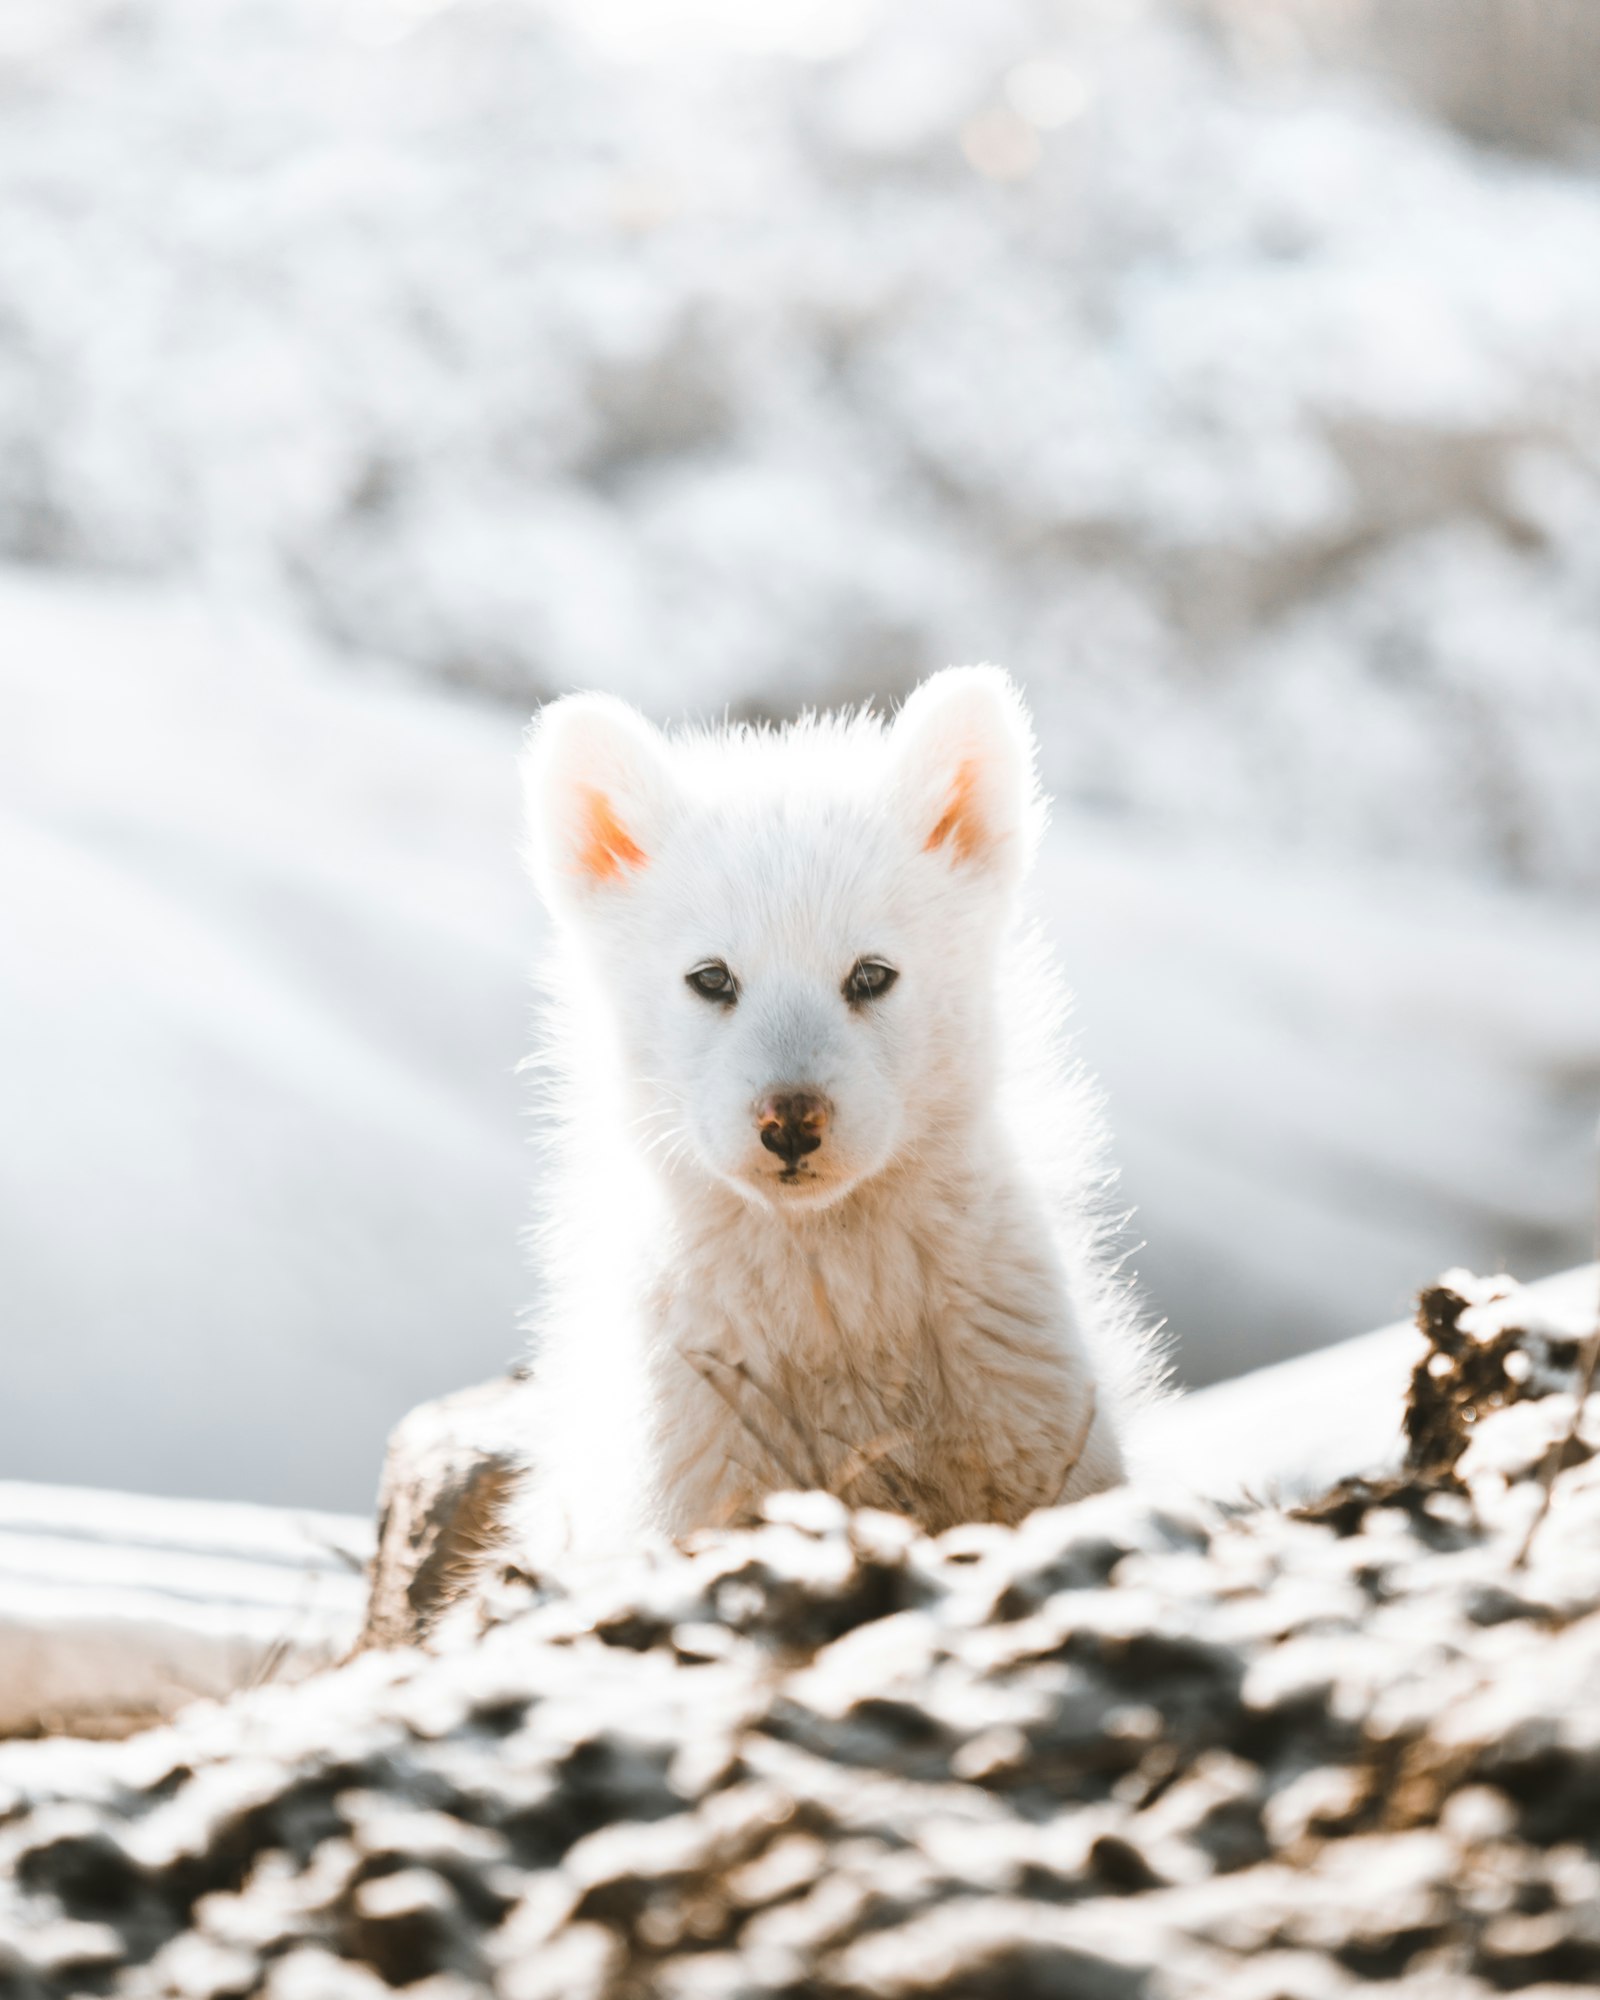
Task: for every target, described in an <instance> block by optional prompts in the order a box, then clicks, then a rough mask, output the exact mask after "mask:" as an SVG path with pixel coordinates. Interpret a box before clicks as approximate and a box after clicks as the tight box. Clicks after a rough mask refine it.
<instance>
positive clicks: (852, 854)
mask: <svg viewBox="0 0 1600 2000" xmlns="http://www.w3.org/2000/svg"><path fill="white" fill-rule="evenodd" d="M526 775H527V780H528V792H529V806H530V817H531V829H532V843H531V858H532V862H533V866H534V872H535V875H536V878H537V880H538V882H539V885H540V888H541V890H542V892H543V895H544V898H545V901H546V902H547V904H548V905H549V907H550V910H551V913H552V915H553V916H554V917H555V918H556V920H557V922H558V923H560V924H561V925H562V926H563V928H564V929H565V930H566V931H567V933H568V935H569V937H570V939H571V940H572V942H573V943H574V944H575V945H576V946H577V947H578V949H579V951H580V953H581V955H582V957H583V958H584V960H585V961H586V963H587V964H588V966H589V967H590V969H591V970H592V972H593V973H594V974H595V975H596V979H595V984H596V986H597V988H598V991H597V993H596V995H595V1004H596V1006H597V1007H599V1008H601V1009H603V1010H604V1013H605V1016H606V1021H605V1027H606V1029H607V1031H608V1032H609V1036H610V1040H611V1044H612V1049H613V1050H614V1053H615V1059H616V1062H617V1064H618V1066H619V1069H620V1071H621V1080H622V1082H623V1084H624V1097H625V1108H626V1111H627V1114H628V1116H629V1117H630V1119H631V1120H632V1121H633V1125H634V1129H635V1131H636V1133H637V1135H638V1138H639V1143H640V1146H641V1148H642V1149H643V1150H644V1151H645V1153H646V1154H647V1156H648V1157H649V1158H650V1159H652V1160H653V1161H654V1162H655V1164H656V1165H657V1166H658V1168H659V1169H660V1171H661V1172H662V1173H663V1174H665V1175H666V1176H667V1177H668V1178H669V1179H670V1178H681V1177H682V1176H685V1175H688V1176H699V1177H703V1178H709V1179H711V1180H715V1181H719V1182H721V1183H723V1184H725V1185H727V1186H729V1187H731V1188H733V1189H735V1190H736V1191H737V1192H738V1193H739V1194H741V1195H743V1196H745V1197H746V1198H747V1199H749V1200H751V1201H755V1202H759V1203H762V1204H764V1205H769V1206H771V1207H774V1208H778V1209H780V1210H781V1209H792V1208H793V1209H797V1208H808V1207H820V1206H824V1205H826V1204H828V1203H830V1202H833V1201H837V1200H839V1199H840V1198H842V1197H843V1196H844V1195H846V1194H847V1193H848V1192H849V1191H850V1190H851V1189H852V1188H854V1187H856V1186H858V1185H859V1184H860V1183H861V1182H862V1181H863V1180H866V1179H867V1178H869V1177H870V1176H872V1175H875V1174H879V1173H882V1172H884V1171H885V1170H886V1169H889V1168H891V1167H892V1166H893V1165H894V1164H895V1163H896V1162H898V1161H901V1160H904V1159H907V1158H910V1157H915V1156H917V1155H918V1154H919V1153H922V1152H925V1150H926V1148H927V1144H928V1141H929V1139H930V1137H931V1136H932V1135H933V1134H935V1133H936V1132H937V1131H939V1130H940V1129H941V1127H943V1128H944V1129H949V1128H950V1125H951V1120H952V1114H953V1113H954V1112H955V1110H956V1108H957V1106H958V1105H960V1104H962V1103H965V1102H967V1101H970V1100H971V1099H972V1098H973V1096H974V1095H977V1096H979V1097H981V1096H982V1095H983V1094H984V1093H985V1091H986V1090H987V1088H988V1086H989V1081H990V1080H989V1077H988V1073H987V1064H988V1061H989V1057H988V1053H987V1052H988V1051H989V1049H990V1048H991V1047H992V1045H993V1037H992V1035H991V1034H990V1033H989V1032H988V1020H989V1012H990V1008H991V1007H992V1004H993V999H994V988H995V980H996V957H997V950H998V946H999V942H1000V936H1001V933H1002V932H1003V930H1004V929H1005V927H1006V924H1007V921H1008V919H1009V916H1010V912H1011V903H1012V899H1013V893H1014V890H1015V886H1016V884H1017V882H1018V880H1019V879H1020V877H1021V875H1022V873H1023V870H1024V869H1025V867H1026V865H1027V861H1028V858H1029V855H1030V853H1031V849H1032V846H1033V844H1034V840H1035V838H1036V834H1037V830H1038V821H1039V818H1040V812H1039V807H1038V801H1037V792H1036V786H1035V780H1034V771H1033V742H1032V732H1031V729H1030V727H1029V723H1028V719H1027V715H1026V712H1025V710H1024V709H1023V707H1022V704H1021V701H1020V700H1019V698H1018V696H1017V695H1016V693H1015V691H1014V689H1013V688H1012V686H1011V684H1010V682H1009V681H1008V680H1007V679H1006V678H1005V676H1004V675H1002V674H1000V673H999V672H997V671H996V670H994V669H991V668H960V669H953V670H951V671H950V672H948V673H944V674H939V675H936V676H935V677H934V678H933V679H932V680H930V681H928V682H926V683H924V685H923V686H922V687H921V688H919V689H918V690H917V692H916V693H915V694H914V695H913V696H912V697H911V699H910V701H909V702H908V703H907V704H906V706H905V708H904V709H903V710H902V711H901V713H900V714H899V716H898V717H897V718H896V719H895V721H894V722H893V724H892V725H891V726H889V727H888V728H885V727H883V726H882V725H880V724H879V723H877V722H876V721H874V720H872V719H870V718H855V719H851V720H831V719H825V720H823V721H820V722H808V723H803V724H801V725H799V726H798V727H797V728H796V729H793V730H788V731H783V732H779V733H762V732H754V731H735V732H728V733H723V734H719V735H714V736H699V737H689V738H683V739H672V740H669V739H667V738H666V737H664V736H662V735H661V734H660V733H659V732H657V731H656V730H655V729H653V728H652V727H651V726H650V725H649V724H648V723H646V722H645V721H644V720H643V718H642V717H640V716H639V715H637V714H636V713H635V712H634V711H633V710H632V709H630V708H628V707H626V706H625V705H624V704H623V703H621V702H618V701H614V700H612V699H610V698H608V697H605V696H596V695H579V696H573V697H569V698H568V699H566V700H563V701H558V702H554V703H551V704H550V705H549V706H548V707H546V708H545V709H544V710H543V711H542V713H541V715H540V717H539V719H538V721H537V723H536V725H535V728H534V732H533V735H532V739H531V741H530V746H529V751H528V757H527V764H526ZM591 1025H592V1024H591Z"/></svg>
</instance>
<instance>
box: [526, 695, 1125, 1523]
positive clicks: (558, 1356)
mask: <svg viewBox="0 0 1600 2000" xmlns="http://www.w3.org/2000/svg"><path fill="white" fill-rule="evenodd" d="M525 770H526V778H527V786H528V797H529V813H530V852H529V859H530V863H531V866H532V869H533V873H534V876H535V879H536V881H537V882H538V885H539V888H540V891H541V893H542V895H543V897H544V899H545V901H546V903H547V905H548V906H549V909H550V911H551V914H552V916H553V917H554V918H555V920H556V927H557V933H558V951H557V958H556V960H555V963H554V965H553V968H552V974H551V977H550V979H549V982H548V983H549V987H550V994H551V999H550V1010H549V1023H548V1027H549V1032H548V1038H547V1046H546V1049H545V1052H544V1061H545V1064H546V1068H547V1073H548V1076H549V1081H550V1086H551V1104H550V1113H551V1124H552V1133H553V1137H554V1141H555V1157H554V1159H553V1161H552V1171H551V1173H550V1174H549V1176H548V1177H547V1181H546V1186H547V1189H548V1191H549V1192H548V1195H547V1200H548V1201H549V1203H550V1207H549V1209H548V1211H547V1213H546V1214H545V1216H544V1217H543V1218H542V1227H541V1230H540V1242H541V1262H542V1265H543V1272H544V1278H545V1297H544V1303H543V1306H542V1309H541V1311H540V1314H539V1318H538V1325H537V1337H538V1346H537V1352H536V1361H535V1378H534V1390H535V1393H534V1396H533V1404H534V1407H535V1409H536V1411H537V1435H536V1436H535V1437H534V1438H533V1439H532V1440H530V1456H531V1460H532V1465H533V1468H534V1470H533V1475H532V1480H531V1484H530V1489H529V1494H528V1504H527V1508H526V1522H525V1524H524V1525H525V1538H526V1539H527V1540H529V1541H530V1542H531V1544H532V1552H533V1554H534V1555H535V1557H536V1558H537V1557H539V1556H542V1555H547V1554H549V1553H553V1552H555V1551H556V1550H558V1549H572V1550H576V1551H577V1552H580V1553H585V1554H598V1553H604V1552H608V1551H612V1550H615V1549H619V1548H621V1547H625V1546H627V1545H629V1544H631V1543H633V1542H636V1541H637V1540H639V1539H641V1538H644V1537H648V1536H650V1535H652V1534H665V1535H669V1536H677V1535H681V1534H684V1533H686V1532H688V1531H690V1530H692V1529H695V1528H698V1527H701V1526H707V1525H716V1524H721V1523H725V1522H730V1521H734V1520H737V1519H740V1518H743V1517H745V1516H747V1515H748V1514H749V1513H750V1512H751V1511H752V1510H753V1509H754V1508H755V1507H756V1506H758V1505H759V1502H760V1500H761V1498H762V1497H763V1495H765V1494H766V1493H768V1492H770V1491H773V1490H775V1489H781V1488H783V1487H788V1486H794V1485H796V1484H806V1485H825V1486H829V1487H831V1488H832V1489H833V1490H834V1491H836V1492H838V1493H840V1494H841V1496H842V1497H844V1498H846V1499H848V1500H850V1501H852V1502H855V1503H859V1504H863V1505H879V1506H892V1507H898V1508H899V1509H901V1510H902V1511H906V1512H910V1513H912V1514H914V1515H915V1516H916V1517H917V1518H918V1519H920V1520H921V1521H922V1522H923V1523H924V1524H925V1525H926V1526H928V1527H930V1528H932V1529H939V1528H943V1527H945V1526H948V1525H949V1524H951V1523H953V1522H956V1521H962V1520H1002V1521H1011V1520H1016V1519H1018V1518H1019V1517H1020V1516H1022V1515H1023V1514H1025V1513H1027V1512H1028V1511H1030V1510H1031V1509H1032V1508H1034V1507H1038V1506H1041V1505H1047V1504H1050V1503H1053V1502H1055V1501H1058V1500H1062V1499H1072V1498H1077V1497H1079V1496H1081V1495H1083V1494H1087V1493H1090V1492H1094V1491H1097V1490H1098V1489H1100V1488H1102V1487H1105V1486H1108V1485H1111V1484H1113V1483H1115V1482H1116V1481H1117V1480H1118V1479H1119V1478H1120V1476H1121V1469H1122V1460H1121V1454H1120V1449H1119V1444H1118V1425H1119V1417H1120V1412H1121V1409H1122V1407H1123V1405H1124V1404H1125V1402H1126V1399H1127V1396H1128V1394H1129V1393H1130V1390H1136V1388H1137V1385H1138V1382H1139V1381H1140V1379H1141V1378H1142V1375H1143V1374H1148V1372H1149V1371H1148V1365H1147V1361H1146V1357H1145V1353H1144V1350H1143V1349H1142V1348H1141V1347H1140V1345H1139V1342H1138V1340H1137V1339H1136V1338H1135V1336H1134V1334H1133V1326H1134V1314H1133V1310H1132V1306H1131V1302H1130V1298H1129V1295H1128V1292H1127V1289H1126V1287H1125V1286H1123V1285H1122V1284H1121V1282H1120V1281H1118V1280H1115V1279H1114V1277H1113V1276H1112V1275H1111V1272H1110V1270H1109V1267H1108V1266H1107V1265H1106V1263H1105V1261H1104V1258H1103V1256H1102V1253H1101V1249H1100V1241H1101V1231H1100V1225H1099V1223H1098V1221H1097V1211H1096V1208H1095V1198H1096V1196H1097V1194H1098V1191H1099V1187H1100V1186H1101V1185H1103V1176H1102V1175H1101V1172H1100V1168H1099V1165H1098V1156H1099V1143H1100V1140H1099V1123H1098V1115H1097V1110H1096V1106H1095V1103H1094V1100H1093V1097H1092V1093H1090V1091H1089V1090H1088V1089H1087V1087H1086V1086H1085V1085H1084V1083H1083V1081H1082V1079H1081V1078H1080V1077H1079V1076H1078V1074H1077V1073H1076V1072H1075V1071H1074V1070H1072V1069H1071V1068H1070V1067H1069V1066H1067V1065H1066V1064H1065V1063H1064V1062H1063V1060H1062V1057H1061V1053H1060V1014H1061V1001H1060V994H1059V988H1058V987H1057V986H1056V984H1055V981H1054V977H1053V974H1052V972H1051V971H1050V968H1049V966H1048V963H1047V961H1046V960H1045V959H1044V957H1043V954H1042V952H1041V951H1040V949H1039V947H1038V946H1037V943H1036V941H1033V940H1031V939H1029V938H1027V937H1023V938H1022V939H1021V940H1020V941H1019V939H1018V937H1017V936H1016V931H1017V914H1018V913H1017V901H1018V895H1017V892H1018V890H1019V888H1020V885H1021V883H1022V879H1023V877H1024V875H1025V874H1026V872H1027V868H1028V864H1029V862H1030V860H1031V858H1032V853H1033V849H1034V847H1035V845H1036V842H1037V839H1038V836H1039V832H1040V830H1041V827H1042V824H1043V817H1044V813H1043V805H1042V802H1041V800H1040V798H1039V795H1038V790H1037V783H1036V779H1035V776H1034V747H1033V736H1032V730H1031V726H1030V723H1029V720H1028V716H1027V712H1026V710H1025V709H1024V707H1023V705H1022V702H1021V700H1020V698H1019V697H1018V695H1017V693H1016V691H1015V689H1014V688H1013V686H1012V684H1011V683H1010V681H1009V680H1008V679H1007V678H1006V677H1005V676H1004V675H1003V674H1002V673H1000V672H998V671H997V670H996V669H993V668H987V667H974V668H959V669H952V670H950V671H949V672H947V673H943V674H939V675H936V676H935V677H934V678H933V679H931V680H930V681H928V682H926V683H925V684H924V685H923V686H922V687H920V688H919V689H918V690H917V691H916V693H915V694H914V695H913V696H912V697H911V699H910V700H909V701H908V702H907V703H906V705H905V707H904V708H903V710H902V711H901V712H900V714H899V715H898V716H897V717H896V718H895V720H894V721H893V723H892V724H890V725H888V726H885V725H884V724H882V723H880V722H879V721H878V720H876V719H875V718H873V717H871V716H867V715H859V716H849V717H833V716H825V717H820V718H812V717H808V718H806V719H804V720H802V721H801V722H800V723H799V724H797V725H795V726H794V727H792V728H788V729H784V730H781V731H767V730H750V729H730V730H722V731H718V732H715V733H711V734H690V735H683V736H678V737H674V738H672V739H670V740H669V739H667V738H666V737H663V736H662V735H661V734H659V733H658V732H657V731H656V730H654V729H653V728H652V727H651V726H650V725H649V724H647V723H646V722H645V721H643V719H642V718H641V717H639V716H638V715H636V714H635V713H634V712H633V711H632V710H630V709H628V708H626V707H625V706H624V705H623V704H622V703H620V702H616V701H613V700H610V699H608V698H606V697H602V696H592V695H580V696H574V697H571V698H569V699H567V700H563V701H558V702H555V703H552V704H550V705H549V706H548V707H546V708H545V709H544V711H543V712H542V713H541V715H540V717H539V718H538V721H537V722H536V724H535V726H534V729H533V732H532V735H531V737H530V741H529V747H528V752H527V758H526V766H525ZM862 957H872V958H877V959H881V960H883V961H884V962H886V963H887V964H889V965H891V966H893V967H894V968H895V969H896V970H897V972H898V974H899V977H898V980H897V981H896V983H895V984H894V986H893V987H892V989H891V990H890V991H888V992H887V993H886V994H884V995H883V996H882V997H881V998H879V999H876V1000H871V1001H867V1002H864V1003H858V1004H856V1005H852V1004H851V1003H850V1002H849V1001H848V1000H847V998H846V997H845V995H844V993H843V991H842V988H843V985H844V982H845V981H846V979H847V977H848V975H849V973H850V970H851V968H852V966H853V965H854V964H855V963H856V961H857V960H859V959H860V958H862ZM711 959H717V960H721V961H724V962H725V963H726V965H727V966H728V967H729V968H731V970H732V972H733V974H734V975H735V977H736V979H737V980H738V984H739V993H738V999H737V1002H736V1004H735V1005H733V1006H722V1005H718V1004H715V1003H714V1002H710V1001H708V1000H706V999H705V998H703V997H701V996H700V995H699V994H697V993H696V992H694V991H693V990H692V989H691V988H690V987H689V986H688V985H687V984H686V981H685V975H686V974H687V973H688V972H689V971H690V970H691V968H693V967H695V966H696V965H698V964H701V963H702V962H704V961H707V960H711ZM784 1086H788V1087H790V1088H795V1087H807V1088H809V1089H811V1090H812V1091H814V1092H816V1093H818V1094H820V1095H821V1096H822V1097H823V1098H825V1100H826V1101H827V1103H828V1105H829V1107H830V1112H831V1116H830V1119H829V1123H828V1127H827V1130H826V1132H825V1134H824V1138H823V1143H822V1145H821V1146H820V1147H819V1148H818V1150H817V1151H816V1152H815V1153H813V1154H811V1155H810V1156H808V1157H807V1158H806V1159H804V1160H802V1161H801V1162H799V1163H798V1165H797V1166H795V1167H793V1168H792V1169H791V1171H790V1172H789V1173H788V1174H787V1175H785V1173H784V1163H783V1162H782V1161H781V1160H780V1159H778V1158H776V1157H775V1156H774V1155H773V1154H772V1153H771V1152H769V1151H767V1150H765V1149H764V1148H763V1146H762V1145H761V1143H760V1137H759V1133H758V1130H757V1125H756V1117H755V1112H756V1107H757V1105H758V1104H759V1103H760V1101H761V1100H762V1098H763V1097H764V1096H765V1095H766V1094H767V1093H769V1092H771V1091H773V1090H775V1089H780V1088H782V1087H784ZM1091 1356H1093V1359H1091Z"/></svg>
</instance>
